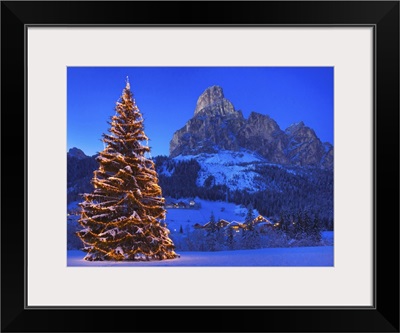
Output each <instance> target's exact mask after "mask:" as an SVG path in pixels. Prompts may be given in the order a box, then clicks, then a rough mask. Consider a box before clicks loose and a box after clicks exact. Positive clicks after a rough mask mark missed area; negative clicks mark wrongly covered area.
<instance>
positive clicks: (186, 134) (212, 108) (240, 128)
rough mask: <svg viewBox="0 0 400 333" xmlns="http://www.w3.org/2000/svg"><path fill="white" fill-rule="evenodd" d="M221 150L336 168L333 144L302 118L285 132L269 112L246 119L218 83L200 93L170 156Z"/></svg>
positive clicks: (287, 162) (283, 162)
mask: <svg viewBox="0 0 400 333" xmlns="http://www.w3.org/2000/svg"><path fill="white" fill-rule="evenodd" d="M221 150H229V151H241V150H246V151H252V152H255V153H257V154H258V155H259V156H262V157H264V158H265V159H266V160H268V161H269V162H270V163H278V164H283V165H299V166H317V167H323V168H327V169H330V168H332V167H333V147H331V148H330V147H329V146H327V145H323V144H322V142H321V141H320V139H319V138H318V137H317V135H316V134H315V132H314V130H313V129H312V128H310V127H307V126H306V125H305V124H304V123H303V122H302V121H300V122H298V123H296V124H293V125H291V126H289V127H288V128H287V129H286V130H285V131H283V130H281V128H280V127H279V125H278V124H277V123H276V121H275V120H274V119H272V118H271V117H269V116H268V115H266V114H261V113H258V112H251V114H250V115H249V117H248V119H245V118H244V117H243V114H242V112H241V111H236V110H235V108H234V106H233V105H232V103H231V102H230V101H229V100H227V99H226V98H225V96H224V92H223V90H222V88H221V87H219V86H216V85H215V86H212V87H209V88H207V89H206V90H205V91H204V92H203V93H202V94H201V95H200V97H199V98H198V100H197V105H196V109H195V113H194V116H193V117H192V118H191V119H189V120H188V121H187V123H186V124H185V126H184V127H182V128H181V129H179V130H177V131H176V132H175V133H174V135H173V137H172V139H171V142H170V156H171V157H176V156H178V155H197V154H201V153H218V152H219V151H221Z"/></svg>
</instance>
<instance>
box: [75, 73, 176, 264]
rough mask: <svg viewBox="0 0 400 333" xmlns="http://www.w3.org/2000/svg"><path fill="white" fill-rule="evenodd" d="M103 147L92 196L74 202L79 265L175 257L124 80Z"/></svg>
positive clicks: (143, 137)
mask: <svg viewBox="0 0 400 333" xmlns="http://www.w3.org/2000/svg"><path fill="white" fill-rule="evenodd" d="M115 111H116V113H115V115H114V116H113V117H112V118H111V121H110V122H109V124H110V126H111V127H110V129H109V134H103V142H104V143H105V148H104V150H103V151H102V152H100V153H99V156H98V157H97V161H98V162H99V168H98V169H97V170H96V171H94V174H93V178H92V184H93V187H94V190H93V192H92V193H89V194H88V193H86V194H84V195H83V197H84V202H82V203H80V206H81V217H80V219H79V223H80V225H81V226H82V227H83V229H82V230H80V231H78V232H77V234H78V236H79V238H80V239H81V240H82V242H83V243H84V245H85V246H84V251H86V252H87V255H86V256H85V258H84V259H85V260H89V261H96V260H162V259H172V258H176V257H177V254H176V253H175V252H174V249H175V246H174V244H173V242H172V240H171V239H170V238H169V230H168V229H167V228H166V225H165V224H164V223H163V222H162V221H163V220H164V219H165V214H166V211H165V208H164V201H165V200H164V198H163V197H162V191H161V188H160V186H159V185H158V175H157V173H156V171H155V165H154V162H153V161H152V160H151V159H149V158H147V157H146V154H147V153H149V152H150V148H149V147H148V145H144V144H143V142H148V138H147V136H146V135H145V133H144V125H143V117H142V115H141V113H140V111H139V108H138V106H137V105H136V102H135V99H134V98H133V94H132V92H131V90H130V85H129V81H128V79H127V82H126V87H125V89H124V90H123V92H122V96H121V97H120V99H119V100H118V101H117V103H116V107H115Z"/></svg>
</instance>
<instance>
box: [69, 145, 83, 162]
mask: <svg viewBox="0 0 400 333" xmlns="http://www.w3.org/2000/svg"><path fill="white" fill-rule="evenodd" d="M67 156H69V157H75V158H77V159H79V160H81V159H83V158H87V157H88V156H86V155H85V153H84V152H83V151H82V150H80V149H79V148H76V147H73V148H70V150H69V151H68V153H67Z"/></svg>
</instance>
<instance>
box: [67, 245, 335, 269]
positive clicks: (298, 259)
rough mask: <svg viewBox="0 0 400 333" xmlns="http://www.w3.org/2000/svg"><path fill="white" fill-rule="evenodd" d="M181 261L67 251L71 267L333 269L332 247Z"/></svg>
mask: <svg viewBox="0 0 400 333" xmlns="http://www.w3.org/2000/svg"><path fill="white" fill-rule="evenodd" d="M179 255H180V258H177V259H170V260H162V261H148V262H147V261H146V262H142V261H130V262H109V261H102V262H98V261H96V262H90V261H85V260H83V257H84V256H85V253H84V252H82V251H78V250H71V251H68V254H67V265H68V266H86V267H90V266H113V267H120V266H132V267H138V266H224V267H230V266H243V267H246V266H247V267H255V266H268V267H271V266H297V267H306V266H333V264H334V261H333V246H319V247H297V248H296V247H294V248H267V249H257V250H236V251H218V252H180V253H179Z"/></svg>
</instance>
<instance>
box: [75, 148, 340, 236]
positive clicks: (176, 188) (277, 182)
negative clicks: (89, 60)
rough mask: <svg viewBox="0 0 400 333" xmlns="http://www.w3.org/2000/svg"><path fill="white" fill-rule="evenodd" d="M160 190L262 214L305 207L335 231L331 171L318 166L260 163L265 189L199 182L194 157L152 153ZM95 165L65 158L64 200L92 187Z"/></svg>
mask: <svg viewBox="0 0 400 333" xmlns="http://www.w3.org/2000/svg"><path fill="white" fill-rule="evenodd" d="M154 162H155V165H156V171H157V173H158V176H159V184H160V186H161V188H162V191H163V195H164V196H168V197H172V198H177V199H178V198H182V197H199V198H201V199H205V200H212V201H217V200H221V201H228V202H233V203H236V204H242V205H245V206H248V205H250V204H251V205H252V206H253V207H254V208H255V209H257V210H258V212H259V213H260V214H262V215H264V216H268V217H274V218H276V219H278V218H280V216H281V215H282V212H287V214H292V215H293V214H297V212H299V211H308V212H309V215H310V217H311V218H318V220H320V221H321V223H322V227H323V228H324V229H326V230H333V172H332V171H331V170H323V169H319V168H305V167H303V168H300V167H286V168H284V167H279V166H274V165H266V164H262V163H258V164H256V165H255V168H253V170H254V171H255V172H256V173H257V174H258V177H257V181H258V182H263V183H265V184H267V185H268V186H267V189H266V190H263V191H257V192H249V191H246V190H240V191H239V190H234V191H232V190H230V189H229V188H228V187H227V186H226V185H220V184H215V179H214V178H213V176H212V175H210V177H208V178H207V179H206V181H205V182H204V184H203V186H198V184H197V178H198V174H199V171H200V169H201V167H200V165H199V163H198V162H197V161H196V160H195V159H190V160H185V161H176V160H173V159H171V158H169V157H167V156H157V157H155V158H154ZM97 167H98V165H97V162H96V161H95V159H94V158H88V159H82V160H79V159H77V158H69V159H68V191H69V192H68V202H70V201H74V200H80V199H81V197H80V195H79V193H85V192H90V190H91V186H92V185H91V184H90V179H91V177H92V175H93V170H95V169H96V168H97Z"/></svg>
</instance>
